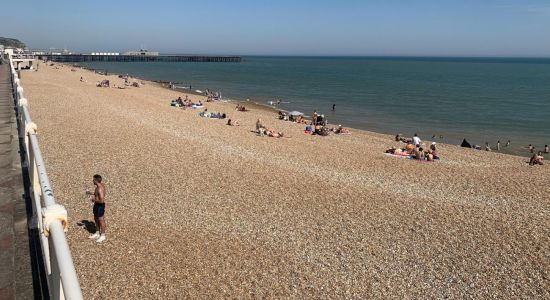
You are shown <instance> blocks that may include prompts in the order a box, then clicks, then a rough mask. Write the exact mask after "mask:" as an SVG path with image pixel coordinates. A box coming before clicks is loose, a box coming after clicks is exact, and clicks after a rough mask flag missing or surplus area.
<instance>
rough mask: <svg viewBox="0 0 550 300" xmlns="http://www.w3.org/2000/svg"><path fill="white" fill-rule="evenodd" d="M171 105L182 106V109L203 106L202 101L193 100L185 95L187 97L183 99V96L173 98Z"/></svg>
mask: <svg viewBox="0 0 550 300" xmlns="http://www.w3.org/2000/svg"><path fill="white" fill-rule="evenodd" d="M170 105H171V106H175V107H181V108H182V109H186V108H201V107H202V106H203V105H202V102H201V101H200V100H199V101H198V102H196V103H195V102H193V101H191V100H190V99H189V97H188V96H185V99H182V98H181V97H178V98H177V99H176V100H172V101H171V102H170Z"/></svg>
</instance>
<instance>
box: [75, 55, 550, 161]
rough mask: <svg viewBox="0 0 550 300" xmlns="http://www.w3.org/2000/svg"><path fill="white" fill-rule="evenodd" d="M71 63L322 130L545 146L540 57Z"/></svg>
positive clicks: (512, 150) (517, 147)
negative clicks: (241, 104)
mask: <svg viewBox="0 0 550 300" xmlns="http://www.w3.org/2000/svg"><path fill="white" fill-rule="evenodd" d="M79 65H81V66H86V67H89V68H93V69H101V70H106V71H108V72H110V73H118V74H125V73H128V74H130V75H132V76H136V77H140V78H143V79H147V80H162V81H172V82H178V83H180V84H182V85H187V86H189V85H190V86H192V88H193V90H196V89H198V90H204V89H206V88H208V89H210V90H214V91H221V92H222V94H223V96H224V98H226V99H232V100H239V101H246V100H247V99H250V101H254V102H258V103H262V104H268V103H269V102H270V101H276V99H282V100H283V102H285V103H284V104H282V105H281V108H282V109H285V110H299V111H301V112H303V113H305V114H306V115H311V114H312V113H313V111H314V110H317V111H318V112H319V113H321V114H325V116H326V117H327V118H328V121H329V123H331V124H336V125H337V124H342V125H344V126H349V127H352V128H357V129H363V130H369V131H374V132H380V133H387V134H397V133H400V134H403V135H404V136H412V135H413V134H414V133H418V134H419V136H420V137H421V138H422V139H424V140H432V137H433V136H436V138H435V139H433V140H436V141H439V142H444V143H449V144H459V143H460V142H461V141H462V139H464V138H465V139H467V140H468V141H469V142H470V143H471V144H478V145H482V146H483V145H484V144H485V142H488V143H489V144H490V145H491V146H492V147H493V148H495V147H496V143H497V141H499V140H500V142H501V151H502V152H503V153H509V154H517V155H525V156H527V155H529V154H530V153H529V151H527V150H526V149H525V148H526V147H527V145H528V144H532V145H534V146H535V147H536V149H542V148H543V147H544V145H545V144H550V128H548V126H547V122H548V120H550V58H507V57H440V56H437V57H427V56H368V57H365V56H345V57H344V56H339V57H337V56H243V61H242V62H240V63H169V62H88V63H80V64H79ZM333 104H335V105H336V109H335V111H332V105H333ZM441 136H442V138H440V137H441ZM508 140H511V146H510V147H505V146H504V145H505V144H506V142H507V141H508Z"/></svg>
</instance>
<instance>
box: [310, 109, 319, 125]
mask: <svg viewBox="0 0 550 300" xmlns="http://www.w3.org/2000/svg"><path fill="white" fill-rule="evenodd" d="M317 116H318V115H317V111H316V110H314V111H313V115H312V116H311V125H314V126H315V125H317Z"/></svg>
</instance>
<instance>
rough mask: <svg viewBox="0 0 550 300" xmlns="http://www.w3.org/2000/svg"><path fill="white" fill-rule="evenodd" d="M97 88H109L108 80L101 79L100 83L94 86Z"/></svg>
mask: <svg viewBox="0 0 550 300" xmlns="http://www.w3.org/2000/svg"><path fill="white" fill-rule="evenodd" d="M96 86H97V87H109V80H107V79H103V80H102V81H101V82H98V83H97V84H96Z"/></svg>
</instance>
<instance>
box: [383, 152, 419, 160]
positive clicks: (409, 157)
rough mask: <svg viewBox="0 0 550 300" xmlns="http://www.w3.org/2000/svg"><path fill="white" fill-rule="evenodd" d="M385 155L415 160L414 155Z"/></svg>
mask: <svg viewBox="0 0 550 300" xmlns="http://www.w3.org/2000/svg"><path fill="white" fill-rule="evenodd" d="M384 154H385V155H387V156H393V157H400V158H408V159H413V157H412V155H397V154H392V153H384Z"/></svg>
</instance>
